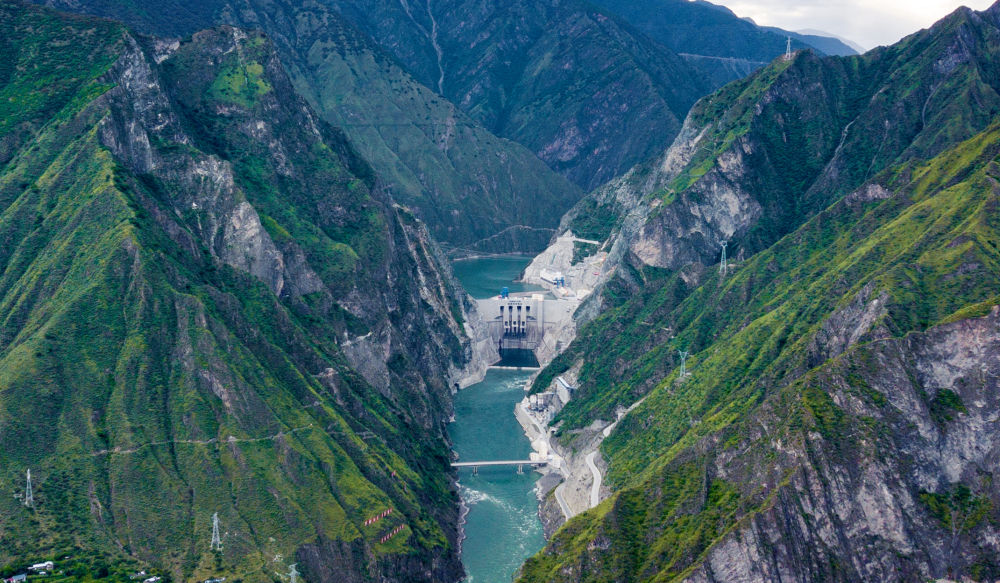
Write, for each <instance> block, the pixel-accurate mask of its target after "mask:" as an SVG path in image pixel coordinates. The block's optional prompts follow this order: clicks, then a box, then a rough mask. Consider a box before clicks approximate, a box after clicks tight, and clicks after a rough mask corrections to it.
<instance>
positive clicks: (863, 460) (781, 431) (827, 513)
mask: <svg viewBox="0 0 1000 583" xmlns="http://www.w3.org/2000/svg"><path fill="white" fill-rule="evenodd" d="M998 40H1000V8H998V7H997V6H994V7H993V8H991V9H989V10H987V11H984V12H974V11H971V10H969V9H964V8H963V9H960V10H958V11H957V12H955V13H954V14H952V15H950V16H949V17H948V18H946V19H944V20H943V21H941V22H939V23H938V24H936V25H935V26H934V27H932V28H931V29H929V30H926V31H922V32H920V33H917V34H915V35H912V36H910V37H908V38H906V39H904V40H903V41H901V42H900V43H898V44H896V45H893V46H891V47H887V48H880V49H876V50H873V51H870V52H869V53H866V54H865V55H864V56H855V57H846V58H845V57H826V58H819V57H816V56H815V55H812V54H810V53H808V52H799V53H796V54H795V55H794V56H793V58H791V59H788V60H786V59H784V58H779V59H778V60H776V61H775V62H773V63H771V64H770V65H769V66H768V67H767V68H765V69H763V70H762V71H760V72H759V73H757V74H755V75H752V76H751V77H749V78H747V79H745V80H742V81H738V82H735V83H732V84H729V85H727V86H725V87H724V88H722V89H721V90H720V91H719V92H717V93H715V94H713V95H711V96H709V97H706V98H704V99H702V100H701V101H700V102H699V103H698V104H696V105H695V106H694V108H693V109H692V111H691V113H690V114H689V116H688V118H687V120H686V121H685V125H684V129H683V130H682V131H681V134H680V136H679V138H678V139H677V141H675V142H674V144H673V145H672V146H671V147H670V148H669V149H668V150H667V151H666V152H665V153H664V154H663V155H661V156H660V157H659V158H656V159H653V160H651V161H650V162H648V163H646V164H643V165H640V166H638V167H636V168H635V169H633V170H632V171H630V172H629V173H627V174H626V175H624V176H623V177H622V178H620V179H618V180H616V181H612V182H611V183H609V184H608V185H607V186H605V187H603V188H602V189H599V190H598V191H597V192H596V193H595V194H594V195H592V197H590V198H588V199H587V200H586V201H584V202H582V203H581V204H580V205H578V206H577V207H576V208H575V209H574V211H572V212H571V213H569V214H568V215H567V217H566V219H564V228H565V229H566V230H572V231H573V232H582V233H585V236H588V237H598V238H600V239H602V240H603V241H604V242H603V243H602V245H601V247H600V249H595V248H591V249H590V251H591V252H595V251H596V252H599V253H605V254H606V261H605V263H604V264H603V267H602V269H603V270H604V272H605V279H604V283H603V284H602V289H601V291H599V292H598V293H596V294H595V295H593V296H592V297H591V298H590V299H589V300H588V301H589V302H590V304H591V305H590V306H589V307H588V308H587V309H583V310H580V311H578V312H577V315H578V319H579V320H580V321H581V323H583V326H582V328H581V329H580V332H579V336H578V337H577V339H576V341H575V342H574V343H573V344H572V346H571V347H570V349H569V350H567V351H566V352H565V353H563V354H562V355H561V356H560V357H559V358H557V359H556V361H554V363H553V364H552V365H551V366H550V367H549V368H548V369H547V370H545V371H543V372H542V374H541V375H540V376H539V377H538V379H537V380H536V381H535V385H534V390H536V391H539V390H543V389H545V388H546V387H547V386H548V384H549V382H550V381H551V380H552V378H553V376H554V375H556V374H563V373H566V374H575V375H577V377H578V381H579V385H580V390H579V394H578V395H577V396H576V397H574V399H573V400H572V401H570V402H569V403H568V404H567V406H566V407H565V408H564V409H563V410H562V411H561V412H560V413H559V415H558V416H557V417H556V419H555V421H554V424H555V425H556V426H557V427H558V431H559V433H560V435H561V436H562V437H561V440H562V441H563V442H564V443H565V444H566V446H567V447H572V446H573V445H572V444H582V443H586V442H587V441H588V439H590V440H592V439H594V438H593V437H589V436H590V435H591V434H593V433H594V432H595V427H596V428H597V429H596V431H597V435H598V437H597V438H596V439H598V440H600V437H599V435H600V431H599V429H601V428H603V427H604V426H606V425H607V424H608V422H609V420H615V419H616V418H617V413H616V412H621V411H624V410H626V408H629V407H631V406H633V404H634V405H635V406H634V409H632V410H631V411H630V412H629V413H628V414H627V415H626V416H624V418H622V419H621V420H620V421H619V423H618V425H617V426H616V427H615V430H614V432H613V433H611V434H610V436H609V437H607V439H606V440H604V441H603V442H602V443H601V445H600V451H601V453H602V455H603V457H604V459H605V460H606V462H607V473H608V475H607V479H608V480H609V481H610V482H611V493H610V495H609V496H608V499H606V500H604V502H603V503H602V504H601V505H599V506H598V507H597V508H595V509H593V510H591V511H589V512H587V513H584V514H582V515H581V516H579V517H576V518H574V519H573V520H571V521H570V522H569V523H567V524H566V525H565V527H563V528H562V529H561V530H559V531H558V532H557V533H556V534H555V535H554V536H553V538H552V540H551V541H550V543H549V546H548V547H547V548H546V550H545V551H543V552H542V553H540V554H539V555H537V556H536V557H534V558H533V559H531V560H529V562H528V563H527V564H526V566H525V568H524V571H523V573H522V577H521V580H523V581H607V580H616V581H747V580H765V581H778V580H802V581H812V580H837V581H871V580H880V581H910V580H916V579H936V578H953V577H954V578H958V577H959V576H965V577H971V578H972V579H974V580H991V579H993V578H996V577H997V576H998V574H1000V566H998V564H997V562H996V557H997V550H998V549H997V548H996V544H995V542H993V541H996V540H997V528H998V524H1000V515H998V514H997V509H998V507H1000V506H998V504H997V502H998V500H1000V491H998V490H997V488H996V486H995V481H994V478H995V473H996V467H997V466H996V460H997V459H998V458H997V456H998V455H1000V449H998V447H997V443H1000V441H998V439H997V437H998V435H997V432H998V430H1000V426H998V425H997V417H996V411H997V406H998V404H1000V403H997V401H996V394H997V391H996V389H997V388H998V387H997V378H998V377H997V375H996V370H997V368H996V367H997V365H998V362H997V361H996V348H995V344H996V343H997V342H998V341H1000V328H998V324H1000V321H998V317H1000V313H998V311H997V307H996V306H997V303H998V301H1000V285H998V282H1000V273H998V269H1000V248H998V246H997V242H998V240H1000V239H998V231H997V228H998V226H1000V225H998V223H997V220H996V218H997V216H998V215H997V212H996V211H997V204H998V198H997V193H998V190H997V178H998V174H997V172H998V166H997V156H998V153H1000V141H998V138H1000V133H998V126H997V123H996V115H997V112H998V96H1000V93H998V91H997V90H998V88H1000V86H998V85H997V84H996V80H997V79H998V78H1000V77H997V75H996V73H995V71H994V69H995V63H996V58H995V54H996V53H995V51H996V47H997V46H1000V45H998V43H997V41H998ZM724 244H725V247H726V253H727V254H728V257H727V258H726V259H725V260H723V259H722V253H723V251H722V250H723V245H724ZM723 261H724V262H725V266H723ZM681 352H684V353H688V354H689V355H690V356H688V357H686V362H685V367H684V369H686V371H687V372H688V374H685V375H682V374H681V372H680V371H681V370H684V369H682V368H681V367H680V361H681V358H680V355H681ZM601 420H603V422H601Z"/></svg>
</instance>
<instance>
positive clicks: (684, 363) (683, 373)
mask: <svg viewBox="0 0 1000 583" xmlns="http://www.w3.org/2000/svg"><path fill="white" fill-rule="evenodd" d="M677 352H678V354H680V356H681V372H680V374H678V375H677V378H678V379H681V380H683V379H684V377H686V376H687V359H688V356H689V355H690V354H691V353H690V352H688V351H687V350H678V351H677Z"/></svg>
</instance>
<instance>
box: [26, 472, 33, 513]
mask: <svg viewBox="0 0 1000 583" xmlns="http://www.w3.org/2000/svg"><path fill="white" fill-rule="evenodd" d="M24 505H25V506H27V507H28V508H34V507H35V495H34V493H32V491H31V470H28V481H27V485H25V487H24Z"/></svg>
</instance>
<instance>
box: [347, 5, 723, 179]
mask: <svg viewBox="0 0 1000 583" xmlns="http://www.w3.org/2000/svg"><path fill="white" fill-rule="evenodd" d="M329 4H330V5H332V6H334V7H336V8H337V9H338V10H339V11H340V12H341V13H342V14H343V15H344V16H345V18H346V19H347V20H349V21H351V22H352V23H355V24H357V25H358V26H360V27H361V28H362V29H363V30H364V31H365V32H366V33H368V34H369V35H370V36H371V37H372V38H374V39H375V40H376V41H377V42H378V43H379V44H380V45H381V46H382V47H384V48H385V49H386V50H387V51H388V52H390V53H391V54H393V55H394V56H395V57H396V58H397V59H398V60H399V61H400V62H401V63H403V65H404V66H405V67H406V68H407V70H408V71H410V72H411V73H413V75H414V76H415V77H416V78H417V79H418V80H419V81H420V82H422V83H423V84H425V85H426V86H428V87H431V88H432V89H435V90H436V91H438V93H440V94H442V95H444V96H445V97H447V98H449V99H450V100H451V101H452V102H454V103H455V104H457V105H458V106H459V107H460V108H461V109H463V110H465V111H466V112H468V113H469V115H471V116H472V117H473V118H474V119H476V120H477V121H479V122H480V123H482V124H483V125H484V126H485V127H486V128H487V129H489V130H490V131H491V132H493V133H494V134H496V135H499V136H503V137H506V138H509V139H511V140H514V141H516V142H518V143H521V144H523V145H525V146H527V147H528V148H529V149H530V150H531V151H532V152H534V153H535V154H537V155H538V156H539V157H540V158H541V159H542V160H544V161H545V162H547V163H548V164H549V166H550V167H552V168H554V169H555V170H557V171H559V172H560V173H562V174H563V175H565V176H567V177H569V178H570V179H571V180H572V181H573V182H575V183H576V184H579V185H581V186H583V187H585V188H588V189H589V188H593V187H595V186H597V185H598V184H601V183H603V182H605V181H607V180H608V179H610V178H612V177H614V176H616V175H618V174H620V173H622V172H624V171H625V170H627V169H628V168H630V167H631V166H632V165H634V164H635V163H637V162H638V161H640V160H643V159H645V158H648V157H649V156H651V155H653V154H655V153H656V152H658V151H662V149H663V148H664V147H666V146H667V145H668V144H669V143H670V141H671V139H672V138H673V136H674V135H676V133H677V130H678V129H679V128H680V120H682V119H683V118H684V115H685V114H686V112H687V110H688V108H689V107H690V106H691V104H692V103H694V101H695V100H697V98H698V97H700V96H702V95H704V94H705V93H706V92H707V91H708V87H707V86H706V85H705V84H704V83H703V82H702V80H701V78H700V76H699V75H698V74H697V73H696V72H694V71H693V70H692V69H691V68H690V67H688V66H687V64H686V63H685V62H684V61H683V59H681V58H680V57H678V56H677V55H676V54H673V53H672V52H670V51H669V50H666V49H665V48H663V47H662V46H659V45H657V44H656V43H653V42H651V41H649V40H648V39H647V38H646V37H644V36H643V35H641V34H639V33H638V32H637V31H635V30H634V29H632V28H631V27H629V26H628V25H626V24H624V23H623V22H621V21H619V20H618V19H616V18H615V17H612V16H610V15H609V14H608V13H606V12H605V11H602V10H599V9H597V8H596V7H594V6H593V5H591V4H589V3H586V2H583V1H580V0H568V1H567V0H560V1H554V0H517V1H513V2H492V1H487V0H438V1H434V0H431V1H427V0H419V1H407V2H399V3H395V2H381V1H377V0H331V1H330V2H329Z"/></svg>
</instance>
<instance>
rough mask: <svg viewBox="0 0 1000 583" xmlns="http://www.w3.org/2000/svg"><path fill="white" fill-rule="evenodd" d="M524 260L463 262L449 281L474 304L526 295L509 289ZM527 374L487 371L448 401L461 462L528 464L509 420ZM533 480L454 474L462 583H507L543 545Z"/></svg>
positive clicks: (497, 470) (507, 473)
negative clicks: (461, 519)
mask: <svg viewBox="0 0 1000 583" xmlns="http://www.w3.org/2000/svg"><path fill="white" fill-rule="evenodd" d="M530 260H531V258H530V257H494V258H483V259H469V260H463V261H459V262H456V263H455V266H454V270H455V275H456V276H457V277H458V278H459V279H460V280H461V281H462V284H463V285H464V286H465V289H466V290H467V291H468V292H469V293H470V294H472V296H473V297H476V298H483V297H489V296H491V295H495V294H497V293H499V291H500V288H502V287H504V286H507V287H509V288H510V289H511V291H521V290H525V289H528V288H527V287H526V286H523V285H521V284H515V283H513V281H512V280H513V279H514V278H515V277H517V276H518V275H519V274H520V272H521V270H522V269H523V268H524V267H525V266H526V265H527V264H528V262H529V261H530ZM530 376H531V371H521V370H499V369H490V370H489V371H488V372H487V374H486V378H485V379H484V380H483V382H481V383H478V384H475V385H472V386H470V387H468V388H466V389H463V390H461V391H459V393H458V394H457V395H455V422H454V423H452V424H450V425H449V427H448V433H449V434H450V436H451V439H452V442H453V444H454V447H455V451H456V452H457V453H458V455H459V459H460V460H462V461H477V460H501V459H527V458H528V457H529V454H530V453H531V451H532V450H531V444H530V443H529V442H528V438H527V437H525V435H524V431H523V430H522V429H521V426H520V424H518V422H517V420H516V419H515V418H514V405H515V403H517V402H518V401H520V400H521V399H522V398H524V384H525V382H526V381H527V380H528V378H529V377H530ZM538 477H539V475H538V474H537V473H535V472H532V471H530V470H529V469H525V472H524V474H522V475H519V474H518V473H517V471H516V468H514V467H493V468H480V469H479V473H478V475H473V472H472V470H471V469H462V470H459V493H460V494H461V497H462V502H463V503H464V504H465V506H466V507H467V508H468V515H467V516H466V517H465V525H464V532H465V540H464V541H463V543H462V563H463V564H464V565H465V570H466V572H467V573H468V578H467V579H466V581H468V582H469V583H509V582H510V581H511V578H512V577H513V575H514V572H515V571H516V570H517V569H518V567H520V566H521V564H522V563H523V562H524V560H525V559H527V558H528V557H530V556H531V555H533V554H535V553H536V552H538V551H539V550H540V549H541V548H542V547H543V546H544V544H545V539H544V537H543V535H542V524H541V522H540V521H539V520H538V515H537V511H538V500H537V499H536V497H535V492H534V484H535V481H536V480H537V479H538Z"/></svg>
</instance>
